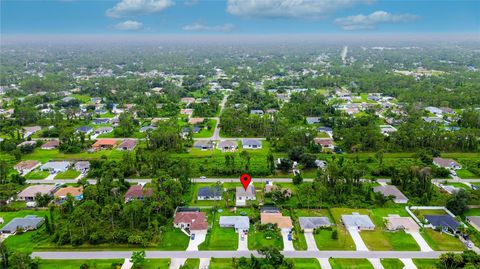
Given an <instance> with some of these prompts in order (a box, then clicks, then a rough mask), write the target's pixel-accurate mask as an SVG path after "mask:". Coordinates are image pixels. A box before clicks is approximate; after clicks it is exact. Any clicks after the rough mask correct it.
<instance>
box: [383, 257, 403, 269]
mask: <svg viewBox="0 0 480 269" xmlns="http://www.w3.org/2000/svg"><path fill="white" fill-rule="evenodd" d="M380 262H381V263H382V265H383V267H384V268H385V269H401V268H403V267H404V266H405V265H404V264H403V262H402V261H400V260H399V259H381V260H380Z"/></svg>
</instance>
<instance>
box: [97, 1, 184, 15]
mask: <svg viewBox="0 0 480 269" xmlns="http://www.w3.org/2000/svg"><path fill="white" fill-rule="evenodd" d="M173 5H175V3H174V2H173V1H172V0H122V1H121V2H119V3H118V4H116V5H115V6H114V7H113V8H110V9H108V10H107V11H106V12H105V13H106V15H107V16H108V17H112V18H121V17H128V16H134V15H147V14H152V13H157V12H160V11H162V10H164V9H166V8H168V7H171V6H173Z"/></svg>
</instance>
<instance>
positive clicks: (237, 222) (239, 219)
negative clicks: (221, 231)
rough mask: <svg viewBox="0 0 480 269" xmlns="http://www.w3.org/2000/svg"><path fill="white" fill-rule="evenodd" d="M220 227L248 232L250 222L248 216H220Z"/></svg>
mask: <svg viewBox="0 0 480 269" xmlns="http://www.w3.org/2000/svg"><path fill="white" fill-rule="evenodd" d="M219 224H220V227H234V228H235V229H243V230H248V228H249V227H250V220H249V218H248V217H246V216H220V222H219Z"/></svg>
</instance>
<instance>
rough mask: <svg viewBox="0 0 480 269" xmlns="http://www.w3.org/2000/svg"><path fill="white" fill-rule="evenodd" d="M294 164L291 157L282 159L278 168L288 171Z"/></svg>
mask: <svg viewBox="0 0 480 269" xmlns="http://www.w3.org/2000/svg"><path fill="white" fill-rule="evenodd" d="M292 165H293V162H292V161H291V160H290V159H280V163H279V164H278V169H280V170H281V171H282V172H284V173H286V172H288V171H289V170H290V169H292Z"/></svg>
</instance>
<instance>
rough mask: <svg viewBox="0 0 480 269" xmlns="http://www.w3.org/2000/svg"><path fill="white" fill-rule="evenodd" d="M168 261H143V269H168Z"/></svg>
mask: <svg viewBox="0 0 480 269" xmlns="http://www.w3.org/2000/svg"><path fill="white" fill-rule="evenodd" d="M169 267H170V259H145V262H144V263H143V269H168V268H169Z"/></svg>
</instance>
